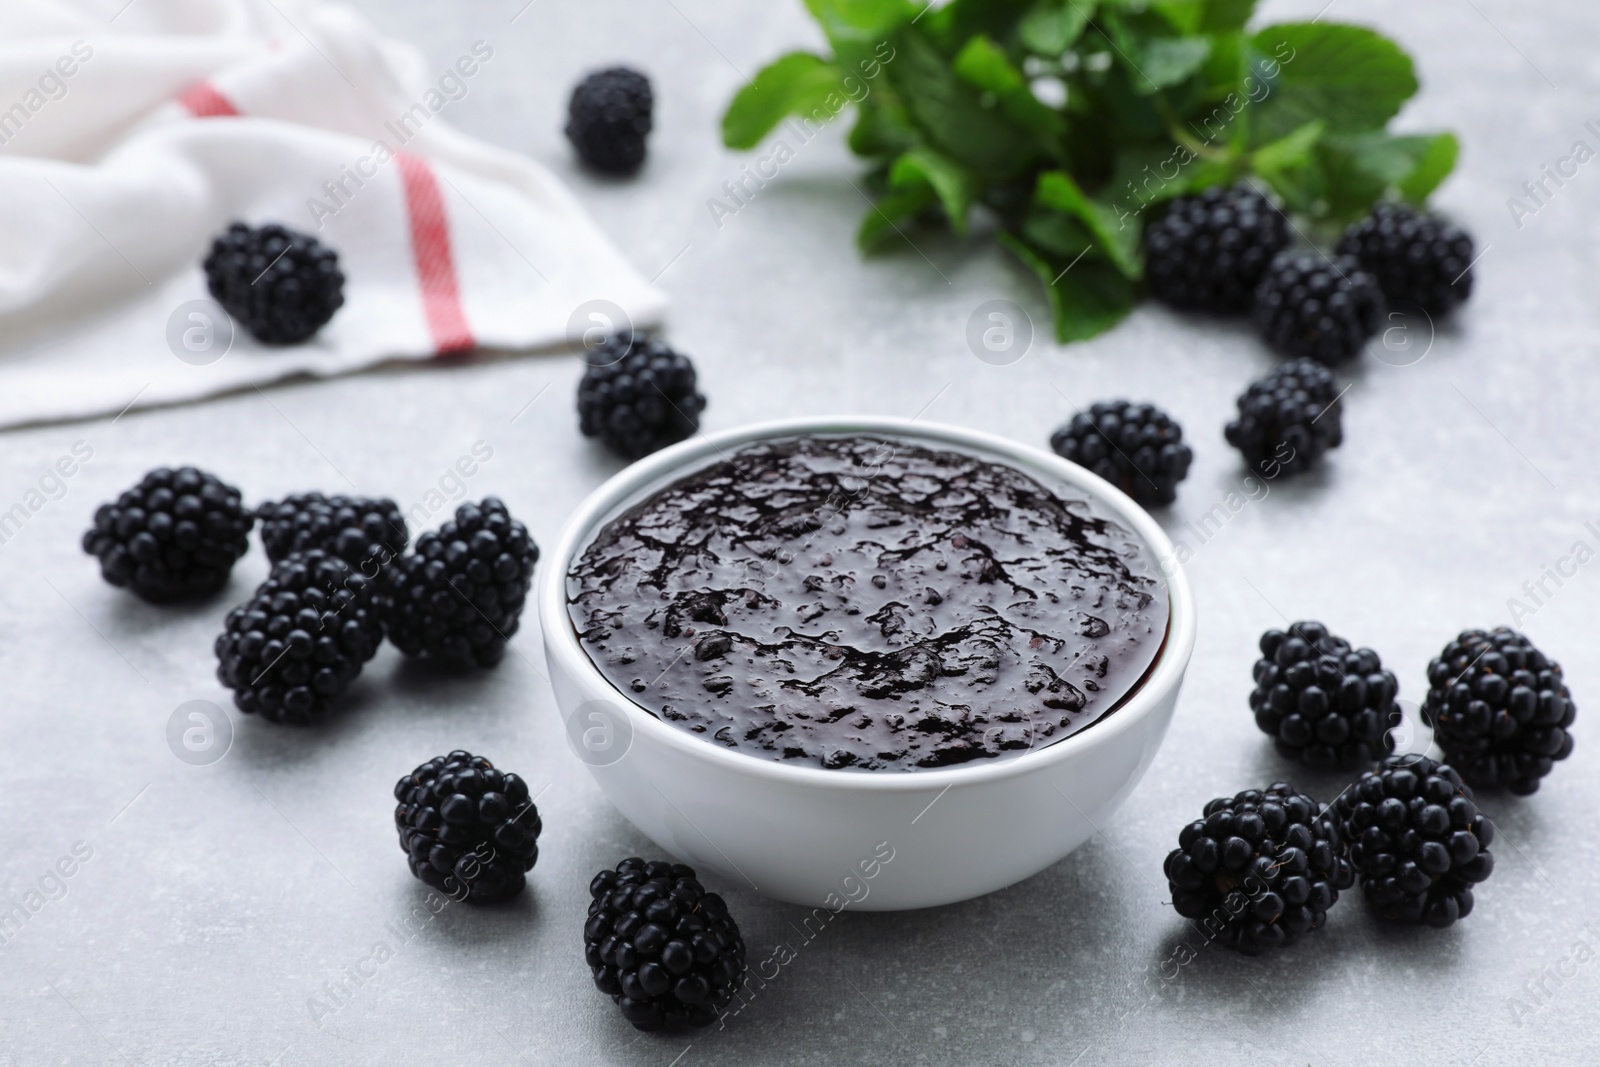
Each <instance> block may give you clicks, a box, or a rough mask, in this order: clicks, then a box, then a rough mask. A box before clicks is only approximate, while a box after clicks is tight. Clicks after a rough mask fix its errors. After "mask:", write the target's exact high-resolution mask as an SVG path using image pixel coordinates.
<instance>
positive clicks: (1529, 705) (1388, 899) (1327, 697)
mask: <svg viewBox="0 0 1600 1067" xmlns="http://www.w3.org/2000/svg"><path fill="white" fill-rule="evenodd" d="M1260 647H1261V659H1260V660H1258V661H1257V663H1256V666H1255V682H1256V687H1255V690H1254V691H1253V692H1252V693H1251V694H1250V708H1251V710H1252V711H1253V712H1254V713H1255V719H1256V725H1257V726H1259V727H1260V728H1261V730H1262V732H1264V733H1266V734H1267V735H1268V736H1270V737H1271V738H1272V739H1273V743H1274V745H1275V747H1276V748H1277V750H1278V752H1279V754H1280V755H1282V756H1283V757H1285V758H1286V759H1291V760H1295V761H1296V762H1299V763H1302V764H1305V765H1306V766H1309V767H1315V768H1337V769H1349V768H1361V769H1362V773H1361V775H1360V776H1359V777H1358V778H1357V779H1356V781H1354V782H1353V783H1351V784H1350V785H1349V786H1348V787H1347V788H1346V789H1344V790H1343V791H1342V792H1341V793H1340V794H1339V795H1338V797H1337V798H1335V801H1334V804H1333V805H1332V806H1331V807H1329V808H1322V807H1321V806H1319V805H1317V804H1316V803H1315V801H1312V800H1311V798H1309V797H1305V796H1301V795H1299V794H1296V793H1294V792H1293V790H1292V789H1291V788H1290V787H1289V786H1288V785H1286V784H1285V783H1281V782H1280V783H1277V784H1275V785H1273V786H1270V787H1269V788H1268V789H1267V790H1265V791H1264V792H1262V791H1256V790H1247V791H1245V792H1242V793H1239V794H1238V795H1237V796H1235V797H1233V798H1232V799H1231V800H1230V799H1228V798H1219V799H1217V800H1213V801H1212V802H1211V803H1210V804H1208V805H1206V808H1205V810H1204V811H1203V812H1202V814H1201V818H1199V819H1197V820H1195V821H1194V822H1192V823H1190V824H1189V825H1187V826H1185V827H1184V828H1183V831H1182V832H1181V833H1180V834H1179V836H1178V847H1177V848H1176V849H1174V850H1173V851H1172V852H1171V853H1170V854H1169V855H1168V856H1167V860H1166V867H1165V870H1166V875H1167V881H1168V885H1169V887H1170V889H1171V892H1172V903H1173V906H1174V907H1175V908H1176V909H1177V911H1178V913H1179V914H1180V915H1183V916H1185V917H1187V918H1190V919H1194V920H1196V921H1197V922H1199V923H1200V925H1201V928H1202V932H1203V933H1204V934H1205V936H1206V937H1207V938H1208V939H1215V940H1220V941H1221V942H1222V943H1224V944H1226V945H1229V946H1231V947H1233V948H1236V949H1238V950H1239V951H1241V952H1244V953H1247V954H1250V955H1254V954H1256V953H1258V952H1260V951H1261V950H1262V949H1264V948H1270V947H1273V946H1276V945H1286V944H1289V943H1290V942H1292V941H1294V940H1296V939H1297V938H1298V937H1299V936H1300V935H1301V934H1304V933H1306V932H1307V931H1310V930H1315V929H1319V928H1320V927H1321V926H1322V925H1323V922H1324V920H1325V918H1326V914H1327V910H1328V908H1330V907H1331V906H1332V905H1333V904H1334V902H1335V901H1337V900H1338V891H1339V890H1340V889H1348V888H1349V887H1350V886H1351V885H1352V884H1353V882H1354V880H1355V879H1357V878H1359V880H1360V883H1361V890H1362V893H1363V895H1365V897H1366V899H1367V902H1368V904H1369V905H1370V906H1371V909H1372V911H1373V912H1374V913H1375V914H1376V915H1378V916H1379V917H1380V918H1383V919H1386V920H1389V921H1392V922H1403V923H1417V924H1426V925H1428V926H1433V927H1445V926H1449V925H1451V924H1452V923H1454V922H1455V921H1456V920H1457V919H1462V918H1465V917H1466V916H1467V915H1468V914H1470V913H1471V911H1472V907H1473V894H1472V887H1473V886H1475V885H1477V884H1478V883H1480V882H1482V881H1483V880H1484V879H1486V878H1488V877H1489V875H1490V874H1491V873H1493V871H1494V857H1493V856H1492V855H1491V854H1490V852H1489V845H1490V844H1491V843H1492V842H1493V840H1494V825H1493V824H1492V823H1491V822H1490V821H1489V819H1488V817H1487V816H1486V815H1484V814H1483V813H1482V812H1481V811H1479V810H1478V807H1477V804H1476V802H1475V800H1474V797H1473V792H1472V787H1473V786H1478V787H1480V788H1494V787H1504V788H1506V789H1508V790H1509V791H1511V792H1513V793H1517V794H1528V793H1532V792H1533V791H1535V790H1536V789H1538V788H1539V783H1540V780H1541V779H1543V778H1544V777H1545V776H1546V775H1548V774H1549V773H1550V772H1551V770H1552V769H1553V767H1554V764H1555V763H1556V762H1557V761H1559V760H1562V759H1565V758H1566V757H1567V756H1569V755H1571V754H1572V747H1573V744H1572V734H1571V732H1570V727H1571V726H1572V723H1573V719H1574V717H1575V715H1576V708H1575V707H1574V705H1573V702H1572V697H1571V694H1570V693H1569V692H1568V691H1567V687H1566V684H1565V682H1564V681H1563V678H1562V673H1561V665H1560V664H1558V663H1556V662H1555V661H1554V660H1552V659H1550V658H1549V657H1548V656H1546V655H1545V654H1544V653H1542V652H1540V651H1539V650H1538V649H1537V648H1535V647H1534V646H1533V643H1532V642H1530V641H1529V640H1528V639H1527V638H1526V637H1524V636H1523V635H1522V634H1519V633H1517V632H1516V631H1514V630H1509V629H1504V628H1502V629H1498V630H1494V631H1492V632H1485V631H1482V630H1468V631H1466V632H1465V633H1463V634H1461V635H1460V636H1459V637H1457V638H1456V639H1455V640H1454V641H1452V642H1451V643H1450V644H1449V645H1447V646H1446V647H1445V649H1444V651H1443V652H1442V653H1440V655H1439V657H1438V658H1436V659H1435V660H1433V662H1432V663H1431V664H1429V666H1428V682H1429V690H1428V696H1427V700H1426V702H1425V703H1424V704H1423V706H1422V717H1423V719H1424V720H1425V721H1426V722H1427V723H1429V724H1430V725H1432V727H1433V730H1434V734H1433V740H1434V742H1435V743H1436V744H1437V745H1438V746H1439V748H1440V749H1441V750H1442V751H1443V753H1444V759H1443V760H1434V759H1431V758H1429V757H1428V756H1425V755H1421V754H1419V753H1414V752H1413V753H1395V752H1394V748H1395V744H1394V737H1395V734H1394V733H1393V730H1394V728H1395V727H1396V726H1398V725H1399V724H1400V722H1401V711H1400V707H1399V705H1398V703H1397V702H1396V700H1395V697H1396V694H1397V692H1398V688H1399V687H1398V684H1397V683H1396V681H1395V676H1394V674H1393V673H1391V672H1390V671H1387V670H1385V669H1383V664H1382V662H1381V661H1380V660H1379V658H1378V654H1377V653H1376V652H1374V651H1372V650H1371V649H1368V648H1359V649H1357V648H1352V647H1351V645H1350V642H1348V641H1346V640H1344V639H1343V638H1341V637H1337V636H1335V635H1334V634H1332V633H1330V632H1329V631H1328V628H1327V627H1326V626H1324V625H1322V624H1321V623H1319V622H1309V621H1308V622H1297V623H1294V624H1293V625H1291V626H1289V627H1288V629H1287V630H1268V631H1267V632H1266V633H1264V634H1262V636H1261V645H1260ZM1374 763H1376V764H1377V765H1376V766H1375V767H1374V766H1373V764H1374ZM1309 812H1318V813H1319V814H1317V815H1316V816H1315V817H1312V816H1311V815H1309V814H1308V813H1309ZM1330 812H1331V814H1329V813H1330ZM1284 872H1289V873H1291V874H1293V875H1295V876H1296V878H1297V879H1298V880H1292V881H1290V882H1284V881H1283V879H1282V875H1283V874H1284ZM1302 882H1304V883H1305V884H1302Z"/></svg>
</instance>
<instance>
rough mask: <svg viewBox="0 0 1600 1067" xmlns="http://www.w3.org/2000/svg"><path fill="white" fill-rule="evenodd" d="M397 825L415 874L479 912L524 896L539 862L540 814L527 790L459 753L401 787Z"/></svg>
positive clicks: (437, 759)
mask: <svg viewBox="0 0 1600 1067" xmlns="http://www.w3.org/2000/svg"><path fill="white" fill-rule="evenodd" d="M394 798H395V800H397V801H399V804H397V805H396V806H395V809H394V825H395V829H396V830H397V831H398V832H399V834H400V849H401V851H403V852H404V853H405V854H406V862H407V863H408V864H410V866H411V873H412V874H413V875H415V876H416V877H417V878H419V879H421V880H422V882H423V883H424V884H426V885H429V886H432V887H433V888H434V889H442V890H444V891H445V892H446V893H448V894H449V895H450V896H451V897H453V898H454V899H456V900H465V901H468V902H470V903H473V904H486V903H489V902H490V901H495V900H505V899H507V898H509V897H514V896H516V895H517V894H518V893H520V892H522V889H523V886H525V885H527V881H528V879H527V872H528V871H531V870H533V865H534V863H535V862H536V861H537V860H538V859H539V831H540V830H542V829H544V824H543V823H541V822H540V821H539V809H538V808H537V807H535V806H534V803H533V801H532V800H530V799H528V783H527V782H525V781H523V780H522V779H521V778H520V777H518V776H517V775H515V774H509V773H502V772H501V771H497V770H495V768H494V764H492V763H490V762H489V761H488V760H486V759H484V758H483V757H482V756H474V755H473V754H472V753H470V752H464V751H462V750H461V749H456V750H455V751H454V752H452V753H450V754H449V755H448V756H435V757H433V759H431V760H429V761H428V762H427V763H424V764H423V765H422V766H420V767H418V768H417V769H416V770H414V771H412V772H411V773H410V774H408V775H406V776H405V777H404V778H402V779H400V781H398V782H396V783H395V787H394Z"/></svg>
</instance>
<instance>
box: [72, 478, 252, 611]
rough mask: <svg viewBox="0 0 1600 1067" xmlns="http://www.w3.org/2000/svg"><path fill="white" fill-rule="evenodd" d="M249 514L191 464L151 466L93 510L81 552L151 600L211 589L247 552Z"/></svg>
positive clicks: (227, 489)
mask: <svg viewBox="0 0 1600 1067" xmlns="http://www.w3.org/2000/svg"><path fill="white" fill-rule="evenodd" d="M253 525H255V517H254V516H253V515H251V514H250V512H249V511H248V510H246V509H245V507H244V505H243V504H241V503H240V502H239V490H237V489H235V488H234V487H233V486H231V485H227V484H226V483H224V482H222V481H221V480H220V479H218V478H217V476H216V475H214V474H208V473H206V472H205V471H203V470H198V469H196V468H194V467H179V468H178V469H177V470H170V469H168V468H166V467H157V468H156V469H155V470H153V471H151V472H150V473H148V474H146V475H145V476H144V478H143V479H141V480H140V482H139V484H138V485H136V486H134V487H133V488H131V489H129V490H127V491H126V492H124V493H123V494H122V495H121V496H119V497H117V499H116V502H115V503H112V504H101V505H100V506H99V507H98V508H96V509H95V513H94V525H93V526H91V527H89V529H88V530H86V531H84V535H83V550H84V551H85V552H87V553H88V554H89V555H91V556H94V557H96V558H97V559H99V560H100V575H101V577H103V578H104V579H105V580H106V581H108V582H110V583H111V584H112V585H116V586H126V587H127V588H129V589H131V590H133V591H134V592H135V593H137V594H139V596H141V597H143V598H144V599H146V600H148V601H151V602H152V603H157V604H160V603H166V602H168V601H172V600H182V599H185V598H188V597H201V596H206V595H208V594H211V593H215V592H216V591H217V590H219V589H221V588H222V587H223V586H224V585H226V584H227V581H228V573H229V572H230V571H231V570H232V569H233V564H234V561H235V560H237V559H238V558H239V557H240V556H242V555H244V554H245V553H246V552H248V551H249V550H250V540H249V534H250V527H251V526H253Z"/></svg>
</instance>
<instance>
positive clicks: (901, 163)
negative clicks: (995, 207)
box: [889, 147, 978, 236]
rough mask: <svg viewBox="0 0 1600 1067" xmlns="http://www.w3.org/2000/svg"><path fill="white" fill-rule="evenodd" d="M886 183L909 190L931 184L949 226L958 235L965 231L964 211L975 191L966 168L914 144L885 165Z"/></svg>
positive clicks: (973, 181)
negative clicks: (887, 180) (887, 168)
mask: <svg viewBox="0 0 1600 1067" xmlns="http://www.w3.org/2000/svg"><path fill="white" fill-rule="evenodd" d="M889 186H890V188H892V189H895V190H904V191H910V190H913V189H915V188H917V187H918V186H925V187H928V188H931V189H932V190H933V191H934V193H935V194H936V195H937V196H938V198H939V205H940V206H941V207H943V208H944V213H945V217H946V218H948V219H949V220H950V228H951V229H953V230H955V232H956V233H957V234H960V235H962V236H965V235H966V232H967V214H968V212H970V211H971V209H972V201H973V198H974V197H976V196H977V195H978V180H977V178H975V177H974V176H973V175H972V173H971V172H970V171H968V170H967V169H966V168H964V167H962V166H960V165H958V164H956V163H953V162H951V161H950V160H949V159H946V158H945V157H944V156H941V155H940V154H939V153H937V152H935V151H934V150H933V149H931V148H926V147H924V148H914V149H912V150H911V151H909V152H906V153H905V154H904V155H902V156H900V158H899V159H896V160H895V161H894V165H893V166H892V167H890V168H889Z"/></svg>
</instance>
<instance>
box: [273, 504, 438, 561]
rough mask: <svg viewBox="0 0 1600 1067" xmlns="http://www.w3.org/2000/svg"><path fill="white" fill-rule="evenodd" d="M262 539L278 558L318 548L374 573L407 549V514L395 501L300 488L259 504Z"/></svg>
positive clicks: (275, 557) (408, 534)
mask: <svg viewBox="0 0 1600 1067" xmlns="http://www.w3.org/2000/svg"><path fill="white" fill-rule="evenodd" d="M256 517H257V518H259V519H260V520H261V543H262V544H263V545H265V546H266V549H267V558H268V559H270V560H271V561H272V562H274V563H276V562H278V561H279V560H280V559H283V558H284V557H285V556H287V555H288V554H289V553H291V552H304V551H306V550H307V549H311V548H320V549H323V550H324V551H327V552H331V553H333V554H334V555H335V556H338V557H339V558H340V559H342V560H344V561H345V562H346V563H348V564H350V566H352V567H355V568H356V569H357V570H360V571H362V572H363V573H365V574H366V575H367V577H369V578H371V577H374V576H376V575H377V573H378V569H379V568H380V567H384V566H387V565H388V564H389V562H390V561H391V560H393V559H394V558H395V557H396V556H398V555H400V553H402V552H404V551H405V549H406V545H407V544H408V543H409V541H410V533H409V531H408V530H407V529H406V520H405V517H404V516H402V515H401V514H400V508H399V507H398V506H396V504H395V502H394V501H393V500H387V499H369V498H367V497H350V496H323V495H322V494H321V493H297V494H295V495H294V496H286V497H284V498H283V499H282V500H280V501H276V502H268V503H266V504H262V505H261V506H260V507H259V508H257V509H256Z"/></svg>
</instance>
